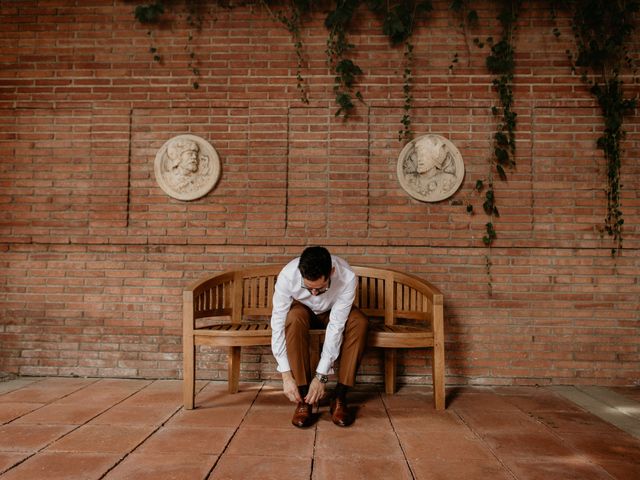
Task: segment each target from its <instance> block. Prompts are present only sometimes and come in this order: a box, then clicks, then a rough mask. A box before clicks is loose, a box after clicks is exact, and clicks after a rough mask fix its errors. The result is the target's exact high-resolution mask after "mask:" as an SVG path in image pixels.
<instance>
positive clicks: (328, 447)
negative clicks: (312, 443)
mask: <svg viewBox="0 0 640 480" xmlns="http://www.w3.org/2000/svg"><path fill="white" fill-rule="evenodd" d="M331 427H332V428H324V429H322V430H321V429H318V435H317V438H316V449H315V456H316V457H317V458H336V457H351V456H363V457H395V458H402V456H403V454H402V450H401V449H400V443H399V442H398V439H397V437H396V436H395V434H394V433H393V431H392V430H391V429H390V430H389V431H382V430H372V431H368V432H366V433H365V434H363V431H362V430H356V429H354V428H352V427H348V428H341V427H338V426H335V425H333V424H331Z"/></svg>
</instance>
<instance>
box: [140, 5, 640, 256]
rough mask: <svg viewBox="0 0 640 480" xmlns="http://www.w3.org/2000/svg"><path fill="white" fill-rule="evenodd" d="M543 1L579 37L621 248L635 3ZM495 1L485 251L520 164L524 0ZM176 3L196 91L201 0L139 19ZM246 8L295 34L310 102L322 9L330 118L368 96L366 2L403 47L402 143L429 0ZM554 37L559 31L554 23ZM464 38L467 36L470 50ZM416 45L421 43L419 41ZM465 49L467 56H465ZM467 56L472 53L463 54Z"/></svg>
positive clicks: (488, 42)
mask: <svg viewBox="0 0 640 480" xmlns="http://www.w3.org/2000/svg"><path fill="white" fill-rule="evenodd" d="M548 1H549V5H550V6H551V7H553V8H552V9H556V8H558V9H559V8H568V9H569V10H570V12H571V13H572V26H573V30H574V34H575V38H576V51H575V52H571V53H570V54H571V61H572V65H573V68H574V69H575V70H576V71H579V72H580V74H581V78H582V79H583V80H584V81H585V82H586V83H587V84H588V86H589V89H590V92H591V93H592V94H593V95H594V97H595V98H596V100H597V102H598V105H599V106H600V108H601V111H602V114H603V117H604V132H603V135H602V136H601V137H600V138H599V139H598V144H597V145H598V147H599V148H600V149H602V150H603V152H604V156H605V158H606V160H607V178H608V181H607V189H606V190H607V215H606V219H605V226H604V229H605V230H606V231H607V233H608V234H609V235H611V236H612V237H613V239H614V241H615V247H614V249H613V252H614V253H615V252H616V251H618V252H619V251H620V249H621V247H622V226H623V223H624V221H623V218H622V210H621V201H620V198H621V197H620V193H621V189H622V185H621V183H620V170H621V166H622V149H621V141H622V139H623V138H624V133H625V132H624V129H623V120H624V117H625V115H627V114H628V113H629V112H630V111H631V110H632V109H633V108H635V106H636V101H635V99H630V98H626V97H625V95H624V90H623V82H622V79H621V75H622V73H621V72H622V69H623V68H631V67H633V62H632V61H631V59H630V58H629V55H628V52H627V47H626V46H627V44H628V41H629V37H630V35H631V33H632V32H633V31H634V28H635V22H636V21H637V12H638V9H639V3H640V0H548ZM493 2H494V3H495V4H497V5H498V8H499V15H498V20H499V24H500V27H501V35H500V37H499V38H498V39H497V40H494V38H493V37H489V38H486V39H485V40H484V41H480V39H479V38H475V39H474V42H473V43H475V44H476V46H478V47H481V48H484V47H485V46H486V47H488V49H489V52H488V54H487V56H486V67H487V69H488V71H489V72H490V73H491V75H492V77H493V78H492V85H493V88H494V90H495V92H496V95H497V102H496V105H494V106H493V107H492V112H493V114H494V115H495V117H496V130H495V133H494V134H493V138H492V142H491V154H490V156H489V162H488V172H487V175H486V176H484V178H481V179H478V180H476V182H475V184H474V189H473V190H474V192H476V193H478V194H479V195H480V196H481V198H482V208H483V210H484V212H485V214H486V215H487V216H488V221H487V222H486V224H485V234H484V235H483V238H482V241H483V243H484V244H485V245H487V246H489V247H491V246H492V244H493V242H494V240H495V239H496V238H497V233H496V229H495V226H494V220H495V218H496V217H499V215H500V211H499V209H498V198H497V195H496V189H495V188H494V186H495V184H496V183H495V182H497V181H498V180H500V181H507V179H508V174H509V173H510V171H512V170H513V169H514V168H515V165H516V141H515V135H516V124H517V114H516V112H515V110H514V94H513V85H514V81H515V46H514V45H515V35H516V30H517V19H518V14H519V11H520V8H521V5H522V3H523V2H522V0H493ZM209 3H210V4H215V5H218V6H220V7H224V8H230V7H232V6H233V2H232V1H231V0H210V1H209ZM472 3H473V1H472V0H452V1H451V2H450V4H449V5H450V8H451V9H452V10H453V11H454V12H457V13H458V14H459V15H460V16H461V19H462V23H461V26H462V28H463V31H464V34H465V39H466V38H467V31H468V29H469V28H470V27H471V26H473V28H474V29H475V28H477V27H478V25H479V15H478V12H477V10H476V9H475V8H474V7H473V5H472ZM175 4H182V5H185V6H186V7H187V9H188V12H189V13H188V17H187V18H188V19H189V26H190V27H191V28H190V33H189V39H188V43H187V46H186V47H185V48H186V50H187V51H188V54H189V65H188V67H189V68H190V69H191V71H192V73H193V74H194V76H195V77H196V80H195V81H194V82H193V86H194V88H197V87H198V81H197V79H198V77H199V75H200V72H199V70H198V68H197V61H196V58H195V56H196V55H195V51H194V49H193V48H191V40H192V39H193V34H194V33H197V31H198V30H199V26H200V20H199V19H198V18H197V15H199V14H200V13H199V12H198V9H196V8H195V7H194V5H199V6H200V7H202V6H203V5H206V4H207V2H206V1H205V0H181V1H177V0H176V1H171V0H165V1H162V0H156V1H152V2H150V3H145V4H143V5H139V6H138V7H137V8H136V9H135V17H136V19H137V20H138V21H140V22H141V23H142V24H144V25H145V26H148V27H149V32H148V33H149V35H151V38H152V40H153V35H152V29H151V27H152V26H153V25H157V24H159V22H160V19H161V18H162V16H163V15H164V14H165V12H166V11H167V10H169V9H170V7H171V8H173V7H174V6H175ZM240 4H243V5H251V4H254V5H262V6H264V7H265V8H266V9H267V10H268V11H269V12H270V13H271V15H272V16H273V18H275V19H276V20H278V21H280V22H281V23H282V24H283V25H284V27H285V28H286V29H287V31H288V32H289V33H290V34H291V36H292V40H293V44H294V47H295V51H296V58H297V69H296V80H297V87H298V90H299V92H300V98H301V100H302V101H303V102H305V103H308V101H309V92H308V91H307V88H306V85H305V82H304V78H303V75H302V70H303V67H304V64H305V63H306V62H305V60H304V56H303V43H302V35H301V27H302V24H303V22H304V20H305V19H306V18H309V17H310V16H311V14H312V13H313V9H314V8H315V9H316V10H320V9H322V11H324V12H325V13H326V17H325V22H324V23H325V26H326V28H327V30H328V38H327V43H326V50H325V53H326V57H327V63H328V66H329V70H330V72H331V74H332V75H333V79H334V87H333V94H334V98H335V102H336V104H337V110H336V116H341V117H343V118H348V117H349V115H351V114H352V112H353V111H354V109H355V108H356V106H357V101H362V102H364V100H365V99H364V96H363V95H362V94H361V92H360V90H359V88H358V83H359V80H360V78H361V77H362V76H363V75H364V72H363V70H362V68H360V66H359V65H358V64H357V62H356V59H357V55H356V51H357V48H359V47H358V46H357V45H354V44H353V43H352V42H351V41H350V39H349V36H350V32H351V31H352V29H354V28H357V27H358V22H357V17H358V11H359V10H358V9H360V8H365V6H366V8H368V9H369V10H370V11H371V12H373V13H374V14H375V15H376V16H378V18H379V19H380V24H381V26H382V33H383V34H384V35H386V36H387V37H388V39H389V43H390V46H391V48H397V47H400V46H403V47H404V52H403V59H404V63H403V67H402V69H401V71H399V73H398V76H402V84H403V87H402V98H403V110H402V119H401V120H400V124H401V128H400V130H399V132H398V138H399V140H401V141H402V140H409V139H410V138H412V135H413V132H412V122H411V111H412V105H413V93H412V89H413V80H414V72H413V64H414V58H415V55H416V46H415V45H414V43H413V42H412V36H413V34H414V32H415V30H416V28H417V25H419V24H420V21H421V20H423V19H426V18H427V14H428V13H429V12H430V11H432V9H433V5H432V2H431V1H430V0H325V1H322V2H314V1H312V0H244V1H241V2H240ZM553 33H554V35H555V36H559V35H560V30H559V29H557V28H555V29H554V32H553ZM468 45H469V43H468V42H467V48H469V47H468ZM417 47H418V49H419V48H420V46H419V45H418V46H417ZM150 51H151V53H152V54H153V59H154V61H156V62H160V61H161V48H160V47H158V46H156V45H153V44H152V45H151V47H150ZM469 53H470V52H469ZM469 56H471V55H469ZM457 61H458V56H457V54H456V55H455V56H454V57H453V60H452V62H451V65H450V67H449V70H450V72H452V70H453V66H454V64H456V63H457ZM467 210H468V211H469V212H470V213H472V212H473V206H472V204H471V203H470V202H468V203H467Z"/></svg>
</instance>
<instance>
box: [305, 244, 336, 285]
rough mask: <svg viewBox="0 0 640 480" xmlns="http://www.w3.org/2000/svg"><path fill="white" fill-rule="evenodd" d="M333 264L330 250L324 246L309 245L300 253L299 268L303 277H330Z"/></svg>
mask: <svg viewBox="0 0 640 480" xmlns="http://www.w3.org/2000/svg"><path fill="white" fill-rule="evenodd" d="M332 266H333V264H332V262H331V254H330V253H329V250H327V249H326V248H324V247H307V248H305V249H304V251H303V252H302V255H300V263H299V264H298V270H300V273H301V274H302V278H305V279H307V280H312V281H313V280H318V279H319V278H321V277H324V278H329V275H331V268H332Z"/></svg>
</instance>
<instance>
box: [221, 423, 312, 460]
mask: <svg viewBox="0 0 640 480" xmlns="http://www.w3.org/2000/svg"><path fill="white" fill-rule="evenodd" d="M314 436H315V432H314V430H313V428H307V429H301V428H296V427H294V426H293V425H289V426H288V427H285V428H269V429H265V428H260V427H245V426H242V427H240V429H239V430H238V432H237V433H236V435H235V436H234V437H233V440H231V444H230V445H229V447H228V449H227V452H226V453H228V454H229V455H245V454H247V453H250V454H251V455H273V456H287V457H305V458H311V457H312V456H313V441H314ZM226 453H225V454H226Z"/></svg>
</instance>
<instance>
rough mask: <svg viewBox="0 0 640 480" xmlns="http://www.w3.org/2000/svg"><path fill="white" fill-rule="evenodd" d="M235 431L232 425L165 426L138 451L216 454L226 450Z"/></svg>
mask: <svg viewBox="0 0 640 480" xmlns="http://www.w3.org/2000/svg"><path fill="white" fill-rule="evenodd" d="M234 431H235V429H234V428H232V427H207V428H196V427H165V428H162V429H160V430H158V431H157V432H156V433H154V434H153V435H152V436H151V437H149V438H148V439H147V440H146V441H145V442H144V444H142V445H141V446H140V448H139V449H138V451H139V452H141V453H147V454H148V453H164V452H167V453H171V452H190V453H200V454H207V455H216V454H219V453H221V452H222V451H223V450H224V448H225V446H226V445H227V443H228V442H229V439H230V438H231V436H232V435H233V433H234Z"/></svg>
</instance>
